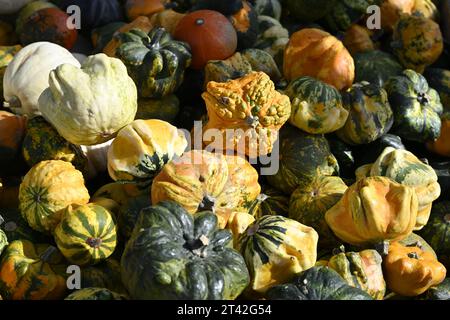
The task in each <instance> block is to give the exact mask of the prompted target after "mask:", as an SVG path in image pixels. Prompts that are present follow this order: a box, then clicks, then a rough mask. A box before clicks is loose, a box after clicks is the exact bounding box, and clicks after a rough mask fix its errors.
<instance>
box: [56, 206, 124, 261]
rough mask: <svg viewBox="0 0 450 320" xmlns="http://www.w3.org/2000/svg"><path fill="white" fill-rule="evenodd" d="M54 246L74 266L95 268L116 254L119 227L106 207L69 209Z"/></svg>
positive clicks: (57, 228)
mask: <svg viewBox="0 0 450 320" xmlns="http://www.w3.org/2000/svg"><path fill="white" fill-rule="evenodd" d="M55 242H56V244H57V246H58V248H59V250H60V251H61V253H62V254H63V255H64V257H66V259H67V260H68V261H70V262H71V263H74V264H77V265H80V266H83V265H94V264H96V263H99V262H100V261H102V260H105V259H106V258H108V257H109V256H110V255H111V254H112V253H113V252H114V249H115V248H116V244H117V234H116V225H115V224H114V221H113V217H112V215H111V213H110V212H109V211H108V210H106V209H105V208H104V207H101V206H99V205H95V204H87V205H83V206H78V207H75V208H73V207H72V206H69V208H68V209H67V210H66V211H65V212H64V215H63V216H62V219H61V222H60V224H59V225H58V226H57V227H56V229H55Z"/></svg>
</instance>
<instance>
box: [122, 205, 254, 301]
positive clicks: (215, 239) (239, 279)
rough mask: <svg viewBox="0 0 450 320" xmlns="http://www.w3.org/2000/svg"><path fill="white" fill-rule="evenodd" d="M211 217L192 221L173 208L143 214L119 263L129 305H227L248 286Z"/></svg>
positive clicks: (226, 236)
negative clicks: (139, 302)
mask: <svg viewBox="0 0 450 320" xmlns="http://www.w3.org/2000/svg"><path fill="white" fill-rule="evenodd" d="M217 223H218V220H217V216H216V215H214V214H212V213H211V212H208V211H204V212H201V213H198V214H197V215H195V216H192V215H191V214H189V213H188V212H187V211H186V210H184V209H183V208H182V207H181V206H180V205H178V204H177V203H175V202H170V201H165V202H162V203H161V204H160V205H157V206H153V207H148V208H146V209H144V210H143V211H142V213H141V215H140V217H139V220H138V222H137V224H136V227H135V228H134V231H133V234H132V237H131V239H130V241H128V243H127V245H126V248H125V251H124V254H123V256H122V260H121V266H122V279H123V282H124V284H125V285H126V287H127V289H128V291H129V293H130V295H131V297H132V298H133V299H167V300H180V299H181V300H218V299H223V300H233V299H235V298H236V297H237V296H239V295H240V293H241V292H242V291H243V290H244V289H245V288H246V287H247V285H248V284H249V280H250V278H249V274H248V271H247V267H246V265H245V262H244V259H243V258H242V256H241V255H240V254H239V253H238V252H237V251H236V250H234V249H232V235H231V232H230V231H228V230H219V229H218V224H217Z"/></svg>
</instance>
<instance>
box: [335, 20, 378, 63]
mask: <svg viewBox="0 0 450 320" xmlns="http://www.w3.org/2000/svg"><path fill="white" fill-rule="evenodd" d="M373 36H374V32H373V31H372V30H369V29H368V28H367V27H363V26H360V25H359V24H354V25H352V26H351V27H350V28H349V29H348V30H347V31H346V32H345V36H344V39H343V40H342V42H343V43H344V46H345V47H346V48H347V50H348V51H349V52H350V54H351V55H352V56H353V57H354V56H355V54H357V53H359V52H368V51H372V50H375V49H376V47H377V46H378V45H377V44H376V43H375V41H374V40H373V39H372V37H373Z"/></svg>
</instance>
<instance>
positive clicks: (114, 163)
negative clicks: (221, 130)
mask: <svg viewBox="0 0 450 320" xmlns="http://www.w3.org/2000/svg"><path fill="white" fill-rule="evenodd" d="M187 144H188V143H187V141H186V137H185V135H184V133H183V132H182V131H180V130H178V129H177V128H176V127H174V126H173V125H171V124H170V123H168V122H165V121H162V120H156V119H151V120H135V121H133V122H132V123H130V124H129V125H127V126H126V127H125V128H123V129H122V130H120V131H119V133H118V134H117V136H116V138H115V139H114V141H113V142H112V144H111V146H110V148H109V150H108V172H109V175H110V176H111V178H112V179H113V180H115V181H132V182H141V183H147V184H148V183H151V180H152V179H153V177H154V176H155V175H157V174H158V173H159V172H160V171H161V169H162V168H163V167H164V165H165V164H166V163H168V162H169V161H171V160H172V159H173V158H174V157H177V156H181V155H182V154H183V152H184V151H185V149H186V147H187Z"/></svg>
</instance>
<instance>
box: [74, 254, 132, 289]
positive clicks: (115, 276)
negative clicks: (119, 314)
mask: <svg viewBox="0 0 450 320" xmlns="http://www.w3.org/2000/svg"><path fill="white" fill-rule="evenodd" d="M91 287H97V288H105V289H108V290H111V291H114V292H118V293H123V294H126V289H125V287H124V286H123V284H122V278H121V274H120V263H119V262H118V261H117V260H114V259H112V258H108V259H107V260H105V261H103V262H102V263H100V264H98V265H95V266H89V267H84V268H81V288H83V289H86V288H91Z"/></svg>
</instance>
